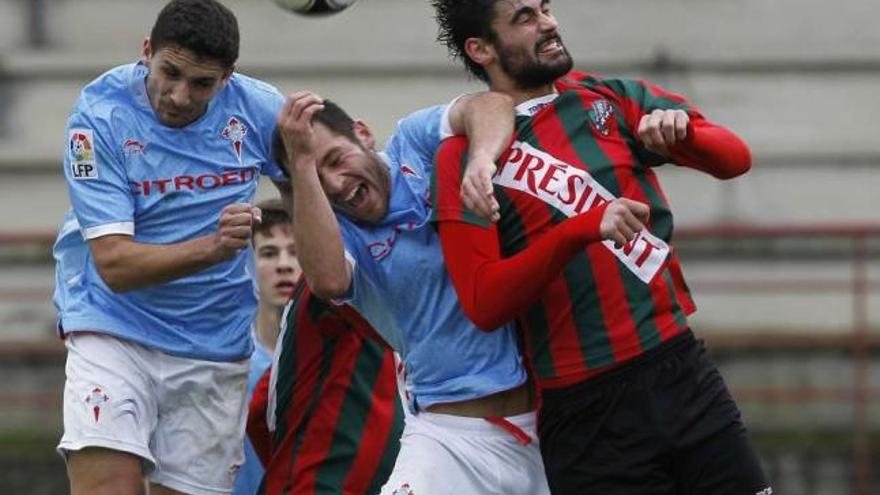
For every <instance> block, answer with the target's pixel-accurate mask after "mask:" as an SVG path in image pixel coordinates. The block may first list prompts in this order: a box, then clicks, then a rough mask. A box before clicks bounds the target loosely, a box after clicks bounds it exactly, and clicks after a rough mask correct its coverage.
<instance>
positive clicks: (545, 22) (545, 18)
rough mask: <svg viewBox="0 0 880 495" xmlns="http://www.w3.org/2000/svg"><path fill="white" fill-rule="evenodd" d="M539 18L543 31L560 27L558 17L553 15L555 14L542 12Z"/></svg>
mask: <svg viewBox="0 0 880 495" xmlns="http://www.w3.org/2000/svg"><path fill="white" fill-rule="evenodd" d="M539 19H540V26H541V30H542V31H556V29H557V28H559V23H558V22H556V17H553V14H549V13H544V12H541V14H540V18H539Z"/></svg>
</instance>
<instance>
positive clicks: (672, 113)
mask: <svg viewBox="0 0 880 495" xmlns="http://www.w3.org/2000/svg"><path fill="white" fill-rule="evenodd" d="M690 120H691V119H690V117H689V116H688V114H687V112H685V111H684V110H654V111H653V112H651V113H650V114H648V115H645V116H643V117H642V120H640V121H639V128H638V131H637V134H638V137H639V141H641V142H642V145H644V147H645V148H647V149H648V150H649V151H652V152H654V153H657V154H658V155H663V156H665V157H667V158H669V156H670V155H669V147H670V146H672V145H673V144H675V143H679V142H681V141H683V140H684V139H685V138H686V137H687V129H688V122H690Z"/></svg>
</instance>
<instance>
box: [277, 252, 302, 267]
mask: <svg viewBox="0 0 880 495" xmlns="http://www.w3.org/2000/svg"><path fill="white" fill-rule="evenodd" d="M297 264H298V263H297V259H296V256H295V255H293V254H291V253H290V252H288V251H287V250H282V251H281V254H279V255H278V267H277V269H278V271H279V272H289V271H292V270H293V269H294V267H295V266H296V265H297Z"/></svg>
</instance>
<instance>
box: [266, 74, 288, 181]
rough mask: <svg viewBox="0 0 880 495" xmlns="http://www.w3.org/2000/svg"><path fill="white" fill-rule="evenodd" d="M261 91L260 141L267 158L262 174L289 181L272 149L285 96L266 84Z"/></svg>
mask: <svg viewBox="0 0 880 495" xmlns="http://www.w3.org/2000/svg"><path fill="white" fill-rule="evenodd" d="M264 86H265V88H264V90H262V91H261V95H260V98H261V100H262V101H261V110H260V116H259V118H260V122H261V124H260V126H259V127H260V141H261V145H262V148H263V153H264V155H263V156H264V157H265V160H264V161H263V166H262V169H261V170H260V174H262V175H264V176H266V177H268V178H269V179H271V180H273V181H275V182H286V181H288V180H289V179H288V177H287V175H286V174H285V173H284V171H283V170H282V168H281V165H280V164H279V163H278V162H277V161H276V160H275V154H274V153H273V149H272V144H273V143H272V141H273V138H274V135H275V127H276V121H277V118H278V113H279V112H280V111H281V107H282V106H284V96H282V95H281V93H280V92H279V91H278V90H277V89H275V88H274V87H272V86H269V85H268V84H265V85H264Z"/></svg>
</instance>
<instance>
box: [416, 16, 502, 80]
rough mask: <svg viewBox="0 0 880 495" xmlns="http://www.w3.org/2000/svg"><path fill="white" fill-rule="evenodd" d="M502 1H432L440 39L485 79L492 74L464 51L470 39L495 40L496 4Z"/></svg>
mask: <svg viewBox="0 0 880 495" xmlns="http://www.w3.org/2000/svg"><path fill="white" fill-rule="evenodd" d="M497 2H498V0H431V5H432V6H433V7H434V11H435V16H434V18H435V19H436V20H437V24H438V26H439V29H440V32H439V34H438V35H437V41H439V42H441V43H443V44H444V45H446V48H448V49H449V54H450V55H451V56H452V58H458V59H461V60H462V61H463V62H464V66H465V68H466V69H467V70H468V72H470V73H471V74H473V75H474V76H476V77H477V78H478V79H480V80H481V81H483V82H489V75H488V74H486V70H485V69H483V67H482V66H481V65H480V64H478V63H476V62H474V61H473V60H471V59H470V58H469V57H468V56H467V54H466V53H465V51H464V42H465V41H467V39H468V38H483V39H484V40H487V41H489V42H490V43H491V42H495V40H496V34H495V31H493V30H492V21H493V20H494V19H495V4H496V3H497Z"/></svg>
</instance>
